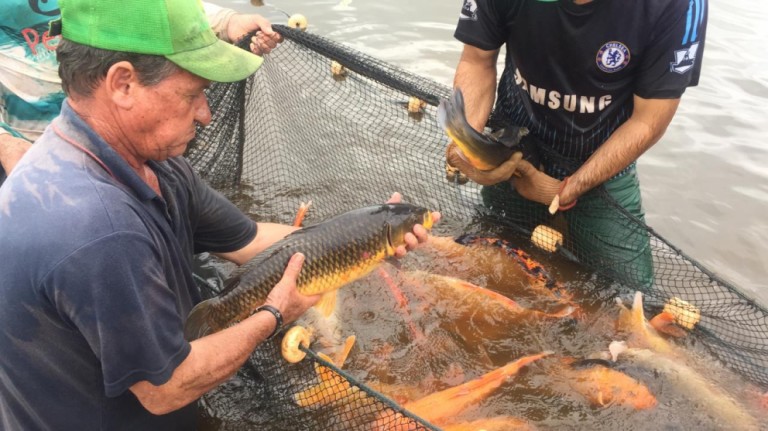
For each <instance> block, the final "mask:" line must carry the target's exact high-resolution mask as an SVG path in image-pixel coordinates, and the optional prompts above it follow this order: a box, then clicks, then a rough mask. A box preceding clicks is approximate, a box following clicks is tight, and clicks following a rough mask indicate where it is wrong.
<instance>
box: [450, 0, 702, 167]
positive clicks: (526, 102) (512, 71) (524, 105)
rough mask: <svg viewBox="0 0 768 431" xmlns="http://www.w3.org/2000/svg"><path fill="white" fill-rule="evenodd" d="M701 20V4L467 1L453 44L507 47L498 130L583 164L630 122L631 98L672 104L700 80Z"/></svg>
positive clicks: (681, 0) (683, 0) (676, 0)
mask: <svg viewBox="0 0 768 431" xmlns="http://www.w3.org/2000/svg"><path fill="white" fill-rule="evenodd" d="M706 17H707V0H593V1H592V2H591V3H587V4H585V5H576V4H574V3H573V0H464V5H463V7H462V10H461V15H460V19H459V23H458V26H457V28H456V33H455V37H456V38H457V39H458V40H460V41H462V42H464V43H466V44H469V45H473V46H476V47H478V48H481V49H484V50H495V49H498V48H500V47H501V46H502V45H504V44H506V49H507V58H506V67H505V70H504V73H503V74H502V77H501V79H500V82H499V91H498V97H497V101H496V107H495V108H494V114H493V121H494V123H496V124H499V125H506V124H517V125H522V126H527V127H528V128H529V129H530V130H531V132H532V133H533V134H534V135H536V136H537V137H538V138H540V139H541V140H542V141H544V143H545V144H547V145H548V146H550V147H552V149H554V150H555V151H556V152H557V153H558V154H560V155H561V156H564V157H566V158H568V159H570V160H574V161H577V162H583V161H585V160H586V159H587V158H588V157H589V156H590V155H591V154H592V153H593V152H594V151H595V149H597V147H598V146H599V145H600V144H602V143H603V142H604V141H605V140H606V139H607V138H608V137H609V136H610V134H611V133H613V131H614V130H615V129H616V128H617V127H619V126H620V125H621V124H622V123H624V122H625V121H626V120H627V118H629V116H630V115H631V113H632V108H633V100H632V97H633V94H636V95H638V96H640V97H643V98H651V99H652V98H660V99H671V98H678V97H680V96H681V95H682V94H683V92H684V91H685V88H686V87H688V86H693V85H696V84H697V83H698V80H699V72H700V69H701V60H702V52H703V48H704V33H705V29H706ZM548 170H549V169H548ZM567 170H568V171H572V170H573V169H567ZM570 173H571V172H565V174H570ZM558 176H562V175H558Z"/></svg>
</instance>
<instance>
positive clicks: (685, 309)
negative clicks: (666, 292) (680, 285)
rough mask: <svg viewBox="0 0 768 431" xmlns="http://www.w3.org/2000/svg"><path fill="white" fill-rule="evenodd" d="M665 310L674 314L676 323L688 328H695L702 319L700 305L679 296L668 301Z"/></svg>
mask: <svg viewBox="0 0 768 431" xmlns="http://www.w3.org/2000/svg"><path fill="white" fill-rule="evenodd" d="M664 311H665V312H667V313H669V314H671V315H672V316H674V318H675V323H677V324H678V325H680V326H682V327H683V328H686V329H693V327H694V326H696V324H697V323H699V321H700V320H701V311H700V310H699V307H696V306H695V305H693V304H691V303H690V302H686V301H683V300H682V299H680V298H678V297H673V298H671V299H670V300H669V301H667V303H666V304H664Z"/></svg>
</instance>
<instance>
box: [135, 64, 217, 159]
mask: <svg viewBox="0 0 768 431" xmlns="http://www.w3.org/2000/svg"><path fill="white" fill-rule="evenodd" d="M209 84H210V82H209V81H208V80H206V79H203V78H200V77H199V76H196V75H193V74H191V73H189V72H187V71H184V70H179V71H178V72H176V73H174V74H172V75H171V76H169V77H167V78H165V79H164V80H163V81H161V82H160V83H158V84H156V85H153V86H148V87H143V88H142V91H141V97H140V100H139V103H138V105H137V106H136V108H137V110H136V111H135V112H134V114H135V117H134V118H133V119H134V121H133V122H132V123H133V128H134V130H133V132H131V133H132V134H133V139H132V141H133V144H134V146H135V147H134V151H136V152H137V153H138V155H140V156H141V157H142V158H144V159H148V160H165V159H167V158H169V157H174V156H180V155H182V154H184V151H185V150H186V148H187V145H188V144H189V142H190V141H191V140H192V139H193V138H194V137H195V124H196V123H200V124H202V125H204V126H206V125H208V123H210V122H211V111H210V109H209V107H208V101H207V100H206V98H205V93H204V92H203V90H205V88H206V87H208V85H209Z"/></svg>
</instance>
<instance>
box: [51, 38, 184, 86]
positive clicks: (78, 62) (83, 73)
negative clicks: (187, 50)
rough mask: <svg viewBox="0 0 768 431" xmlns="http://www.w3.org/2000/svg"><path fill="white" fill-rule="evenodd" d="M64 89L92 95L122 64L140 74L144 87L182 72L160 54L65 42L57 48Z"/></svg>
mask: <svg viewBox="0 0 768 431" xmlns="http://www.w3.org/2000/svg"><path fill="white" fill-rule="evenodd" d="M56 58H57V59H58V61H59V77H60V78H61V86H62V88H63V89H64V92H65V93H66V94H67V96H72V95H73V94H75V95H78V96H86V97H87V96H90V95H91V94H92V93H93V90H94V89H96V87H97V86H98V85H99V83H100V82H101V81H102V80H103V79H104V78H105V77H106V76H107V72H108V71H109V68H110V67H112V65H113V64H115V63H119V62H121V61H128V62H130V63H131V64H132V65H133V67H134V68H136V72H137V73H138V77H139V82H140V83H141V84H142V85H146V86H152V85H155V84H158V83H159V82H160V81H162V80H163V79H165V78H167V77H168V76H170V75H171V74H173V73H174V72H176V71H178V70H180V68H179V67H178V66H176V65H175V64H174V63H173V62H171V61H170V60H168V59H166V58H165V57H163V56H160V55H149V54H135V53H131V52H120V51H109V50H106V49H101V48H94V47H92V46H88V45H82V44H79V43H76V42H72V41H70V40H66V39H62V40H61V41H60V42H59V45H58V46H57V47H56Z"/></svg>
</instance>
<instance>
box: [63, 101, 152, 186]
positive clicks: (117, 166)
mask: <svg viewBox="0 0 768 431" xmlns="http://www.w3.org/2000/svg"><path fill="white" fill-rule="evenodd" d="M54 124H55V125H56V126H57V129H58V130H59V131H60V133H61V134H63V135H64V136H61V138H62V139H64V140H67V141H71V142H70V143H72V142H74V143H75V144H78V145H80V146H82V147H83V148H85V149H87V150H88V151H89V152H90V153H92V154H89V156H92V157H94V156H95V157H96V158H97V159H98V160H97V162H100V164H103V166H104V167H106V168H107V169H108V170H109V171H110V174H111V176H112V177H113V178H114V179H115V180H117V181H118V182H120V183H122V184H123V185H125V186H127V187H128V188H130V189H131V190H133V191H134V192H135V193H136V195H137V196H138V198H139V199H141V200H150V199H154V198H156V197H158V195H157V193H155V191H154V190H152V188H151V187H149V185H147V184H146V183H145V182H144V180H142V179H141V178H140V177H139V176H138V175H137V174H136V172H135V171H134V170H133V168H131V166H130V165H129V164H128V162H126V161H125V159H123V158H122V157H121V156H120V155H119V154H118V153H117V151H115V149H114V148H112V147H111V146H110V145H109V144H108V143H107V142H106V141H105V140H104V139H103V138H102V137H101V136H99V135H98V134H97V133H96V132H95V131H94V130H93V129H92V128H91V126H89V125H88V124H87V123H86V122H85V121H84V120H83V119H82V118H81V117H80V115H78V114H77V112H75V110H74V109H72V107H71V106H70V105H69V101H68V99H65V100H64V102H63V103H62V105H61V114H60V115H59V117H58V118H56V120H55V121H54ZM73 145H74V144H73ZM75 146H76V145H75ZM163 165H164V162H151V161H150V166H151V167H152V168H153V169H155V170H156V171H157V168H161V169H165V168H164V166H163ZM158 176H159V175H158Z"/></svg>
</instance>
